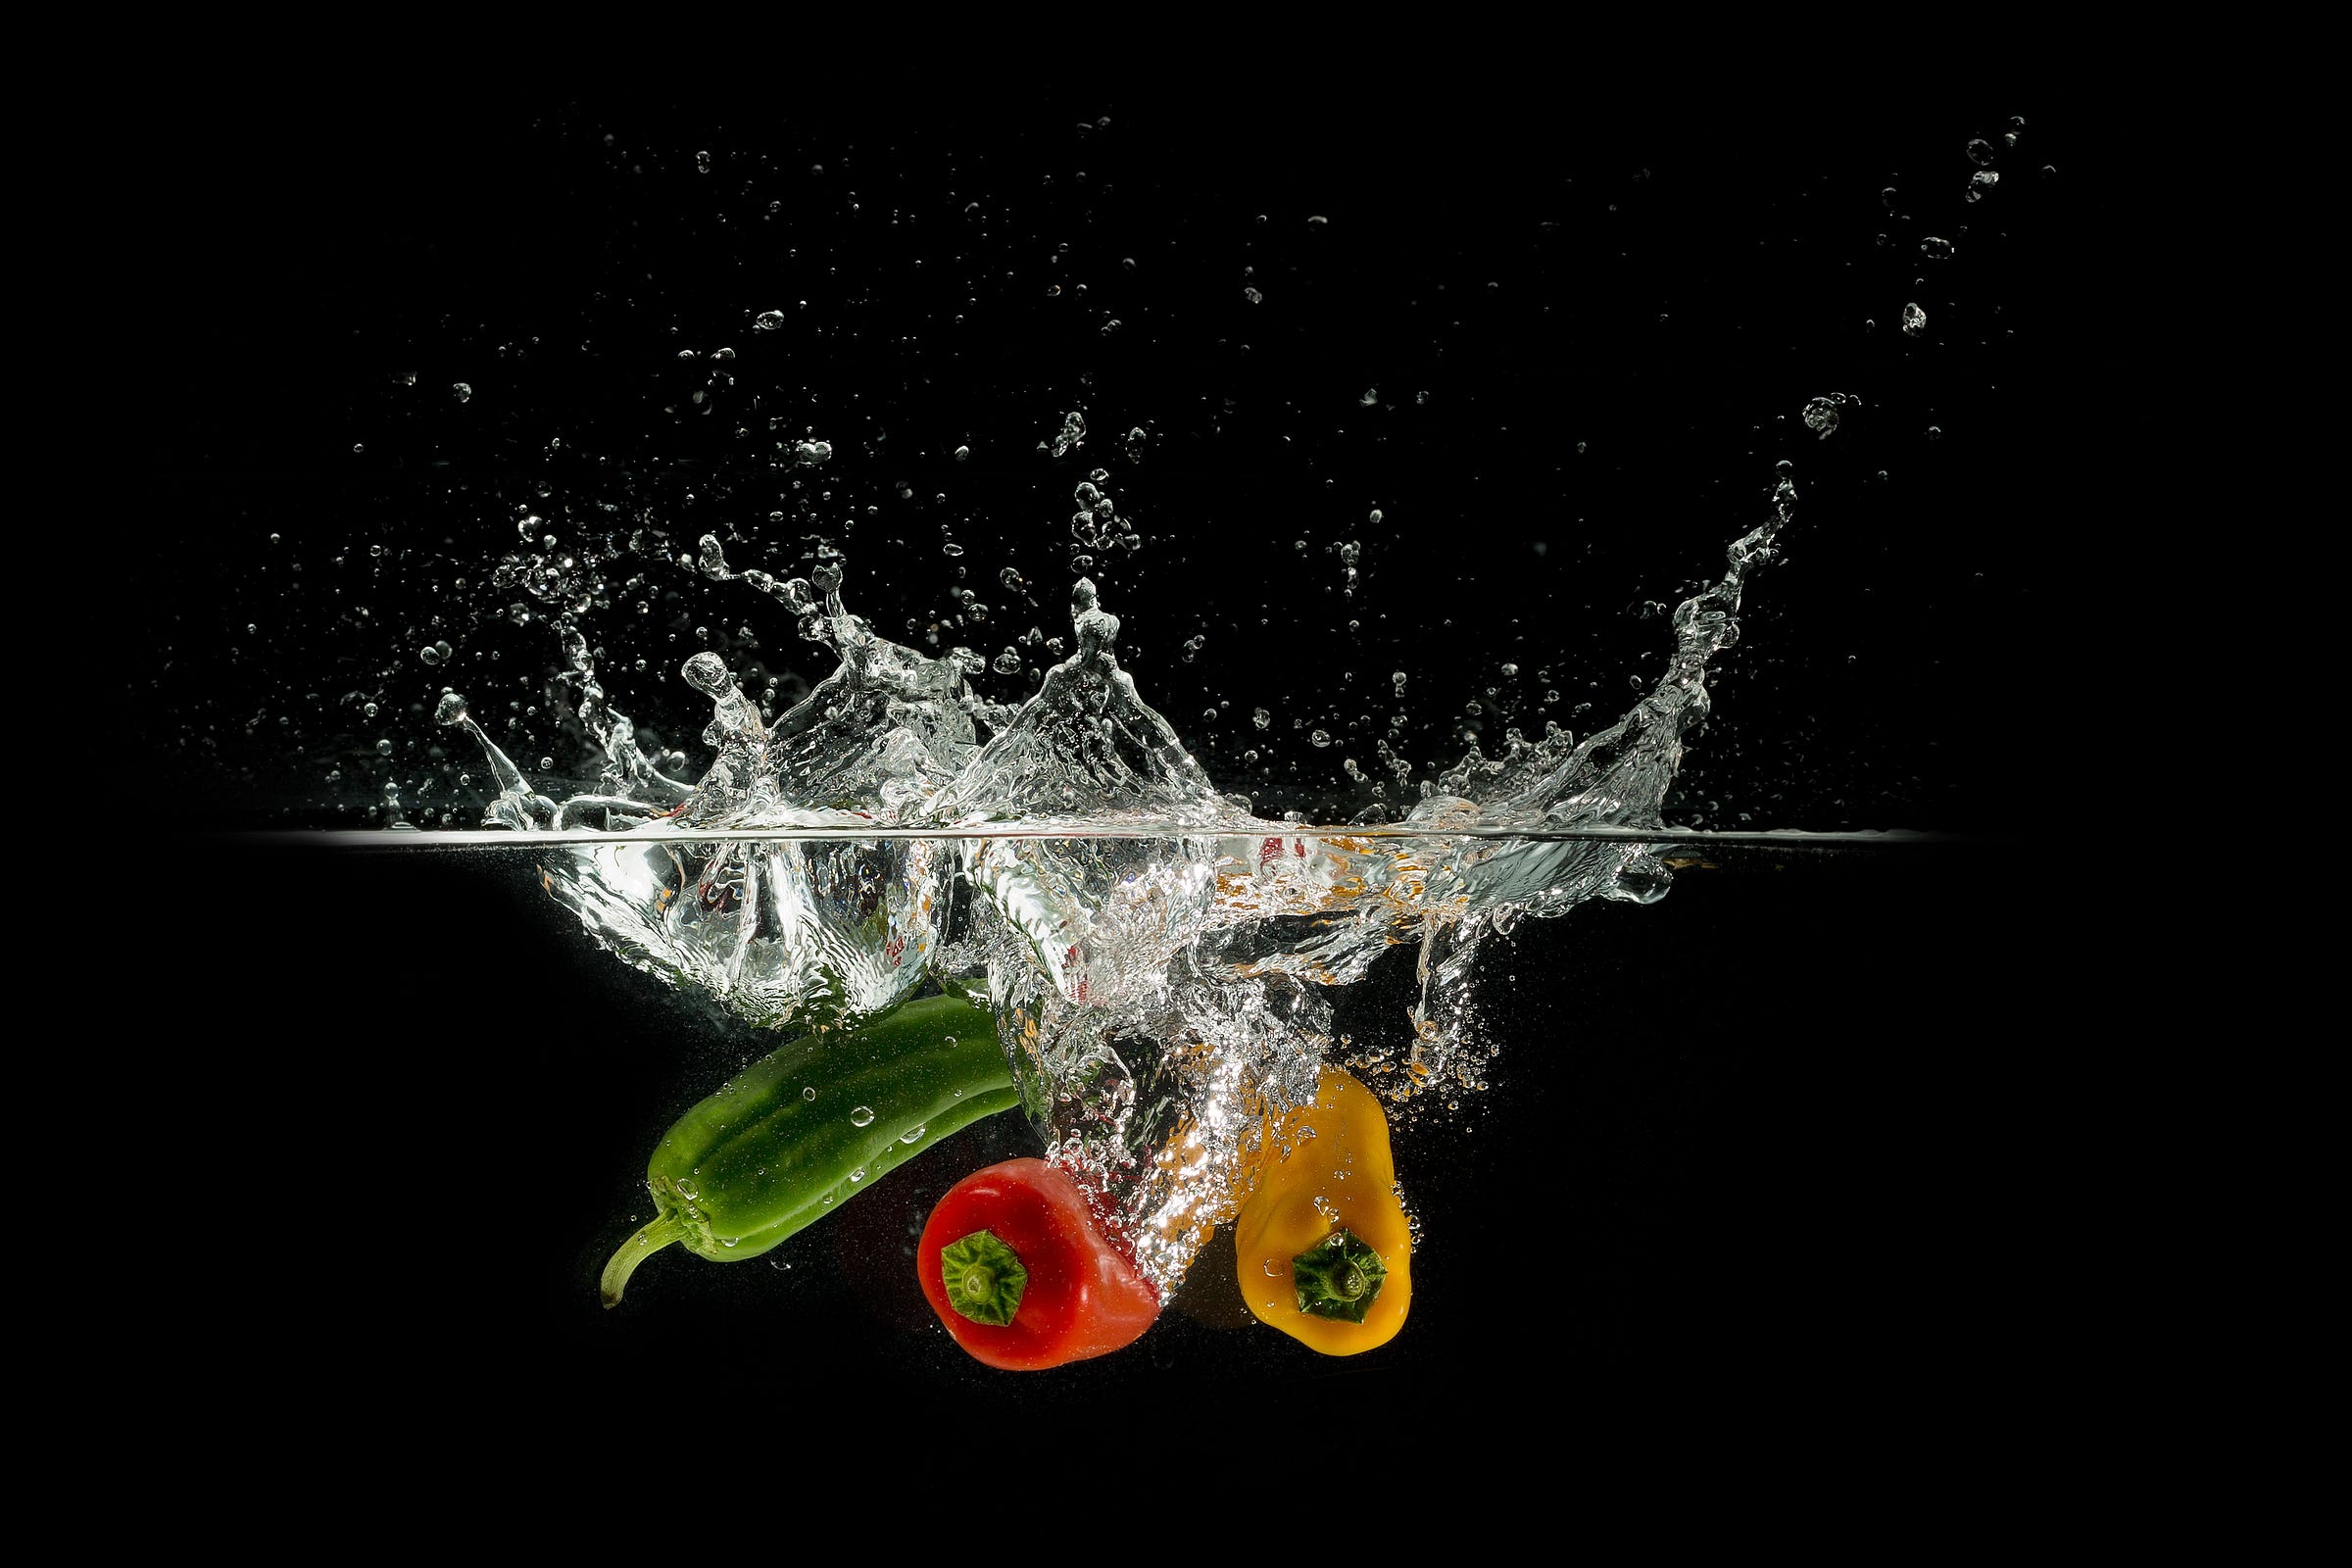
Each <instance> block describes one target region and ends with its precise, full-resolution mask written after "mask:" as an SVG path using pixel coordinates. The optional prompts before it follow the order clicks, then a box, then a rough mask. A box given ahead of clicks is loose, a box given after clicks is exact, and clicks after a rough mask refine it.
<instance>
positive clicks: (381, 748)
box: [375, 741, 392, 757]
mask: <svg viewBox="0 0 2352 1568" xmlns="http://www.w3.org/2000/svg"><path fill="white" fill-rule="evenodd" d="M375 753H376V755H377V756H378V757H390V756H391V755H392V743H391V742H390V741H377V742H376V743H375Z"/></svg>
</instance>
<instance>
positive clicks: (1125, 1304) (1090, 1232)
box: [915, 1159, 1159, 1372]
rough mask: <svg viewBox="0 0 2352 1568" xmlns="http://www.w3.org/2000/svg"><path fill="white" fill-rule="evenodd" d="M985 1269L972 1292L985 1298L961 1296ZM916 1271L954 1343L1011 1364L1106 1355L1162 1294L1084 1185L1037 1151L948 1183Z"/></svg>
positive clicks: (1018, 1368)
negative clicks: (1105, 1222)
mask: <svg viewBox="0 0 2352 1568" xmlns="http://www.w3.org/2000/svg"><path fill="white" fill-rule="evenodd" d="M943 1257H944V1258H945V1259H946V1261H945V1262H944V1263H943ZM958 1259H960V1260H961V1261H960V1265H959V1263H958ZM981 1267H986V1268H987V1269H988V1270H989V1271H990V1272H989V1273H988V1274H984V1275H979V1276H977V1277H979V1278H981V1279H983V1280H985V1281H987V1282H988V1284H987V1287H986V1288H985V1289H984V1291H983V1292H981V1293H976V1294H985V1296H986V1297H987V1299H986V1300H985V1301H982V1300H979V1299H975V1297H974V1296H967V1295H963V1294H959V1292H960V1291H962V1290H963V1289H964V1288H966V1287H968V1286H969V1284H970V1282H971V1281H972V1279H973V1278H974V1277H975V1270H976V1269H978V1268H981ZM951 1269H954V1270H955V1271H956V1274H957V1278H956V1288H955V1289H952V1288H951V1285H950V1282H949V1279H948V1275H949V1272H950V1271H951ZM915 1274H916V1277H917V1279H919V1280H920V1281H921V1283H922V1287H923V1295H924V1297H925V1298H926V1299H928V1300H929V1301H930V1302H931V1309H932V1310H933V1311H935V1312H937V1313H938V1314H939V1320H940V1322H942V1323H943V1324H945V1325H946V1326H947V1330H948V1333H949V1334H950V1335H952V1336H954V1338H955V1340H956V1344H958V1345H960V1346H962V1347H963V1348H964V1349H966V1350H968V1351H969V1352H971V1354H972V1355H973V1356H974V1357H976V1358H977V1359H979V1360H981V1361H984V1362H986V1363H987V1364H988V1365H990V1366H993V1367H1000V1368H1002V1369H1004V1370H1005V1371H1008V1372H1035V1371H1039V1370H1042V1369H1044V1368H1046V1367H1054V1366H1062V1365H1066V1364H1067V1363H1069V1362H1072V1361H1083V1360H1086V1359H1088V1358H1090V1357H1092V1356H1098V1355H1107V1354H1109V1353H1110V1352H1111V1351H1113V1350H1116V1349H1120V1348H1124V1347H1126V1346H1129V1345H1132V1344H1134V1343H1135V1341H1136V1340H1137V1339H1139V1338H1141V1337H1142V1335H1143V1332H1144V1331H1145V1330H1146V1329H1148V1328H1150V1327H1151V1326H1152V1321H1153V1320H1154V1319H1155V1318H1157V1317H1158V1316H1159V1293H1158V1292H1157V1291H1155V1290H1154V1289H1152V1282H1151V1281H1149V1280H1147V1279H1145V1278H1144V1276H1143V1274H1142V1273H1141V1271H1139V1270H1138V1269H1137V1268H1136V1266H1135V1264H1134V1262H1133V1260H1132V1259H1130V1258H1129V1257H1128V1256H1127V1254H1126V1252H1125V1251H1124V1250H1121V1249H1120V1248H1119V1247H1118V1245H1117V1244H1116V1243H1115V1242H1114V1241H1112V1239H1111V1238H1110V1237H1109V1236H1108V1235H1107V1234H1106V1233H1105V1232H1104V1231H1103V1227H1102V1225H1101V1224H1100V1223H1099V1222H1098V1221H1097V1220H1096V1218H1095V1215H1094V1211H1093V1210H1092V1209H1091V1208H1090V1207H1089V1206H1088V1204H1087V1201H1086V1194H1085V1193H1084V1192H1083V1191H1082V1190H1081V1189H1080V1188H1079V1186H1078V1184H1077V1183H1076V1182H1075V1181H1073V1180H1071V1179H1070V1176H1069V1174H1068V1173H1067V1172H1065V1171H1063V1170H1062V1169H1061V1168H1060V1167H1059V1166H1057V1165H1052V1164H1048V1163H1047V1162H1046V1161H1045V1160H1042V1159H1008V1160H1005V1161H1004V1162H1003V1163H1001V1164H996V1165H989V1166H985V1167H983V1168H982V1169H980V1170H976V1171H974V1172H972V1173H971V1174H970V1175H969V1176H966V1177H965V1178H964V1179H963V1180H962V1181H959V1182H957V1183H956V1185H955V1186H954V1187H952V1188H950V1189H949V1190H948V1194H947V1196H946V1197H944V1198H942V1199H941V1200H940V1201H939V1203H938V1205H937V1206H936V1207H934V1208H933V1209H932V1210H931V1219H930V1222H929V1223H928V1224H926V1225H925V1226H924V1227H923V1237H922V1241H921V1242H920V1243H919V1244H918V1245H917V1247H916V1249H915ZM968 1311H977V1312H979V1314H980V1315H979V1316H978V1317H974V1316H971V1315H967V1312H968Z"/></svg>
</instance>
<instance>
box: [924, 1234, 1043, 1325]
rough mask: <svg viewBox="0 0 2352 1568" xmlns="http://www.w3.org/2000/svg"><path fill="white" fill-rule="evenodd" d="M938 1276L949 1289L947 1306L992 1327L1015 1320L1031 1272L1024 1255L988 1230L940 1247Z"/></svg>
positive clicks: (975, 1321)
mask: <svg viewBox="0 0 2352 1568" xmlns="http://www.w3.org/2000/svg"><path fill="white" fill-rule="evenodd" d="M939 1274H940V1281H941V1283H942V1284H943V1285H945V1286H946V1287H947V1292H948V1304H949V1305H950V1306H952V1307H954V1308H955V1309H956V1312H957V1313H958V1314H959V1315H960V1316H962V1317H964V1318H965V1319H967V1320H969V1321H970V1322H974V1323H985V1324H988V1325H989V1326H991V1327H992V1328H1003V1327H1005V1325H1006V1324H1008V1323H1010V1322H1011V1321H1012V1315H1013V1313H1015V1312H1017V1311H1019V1310H1020V1306H1021V1295H1022V1293H1023V1292H1024V1291H1025V1290H1026V1289H1027V1288H1028V1285H1029V1270H1028V1269H1027V1268H1026V1267H1024V1266H1023V1265H1022V1263H1021V1254H1020V1253H1018V1252H1016V1251H1014V1250H1012V1249H1011V1248H1009V1247H1007V1246H1005V1243H1004V1242H1003V1241H1001V1240H1000V1239H999V1238H998V1236H997V1234H996V1232H994V1231H988V1230H977V1231H974V1232H972V1233H971V1234H970V1235H969V1236H965V1237H962V1238H960V1239H959V1240H956V1241H954V1242H950V1243H949V1244H948V1245H947V1246H946V1247H943V1248H941V1249H940V1251H939Z"/></svg>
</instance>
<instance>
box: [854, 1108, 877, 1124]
mask: <svg viewBox="0 0 2352 1568" xmlns="http://www.w3.org/2000/svg"><path fill="white" fill-rule="evenodd" d="M873 1124H874V1107H873V1106H871V1105H859V1106H858V1108H857V1109H855V1110H853V1111H851V1112H850V1125H851V1126H853V1127H871V1126H872V1125H873Z"/></svg>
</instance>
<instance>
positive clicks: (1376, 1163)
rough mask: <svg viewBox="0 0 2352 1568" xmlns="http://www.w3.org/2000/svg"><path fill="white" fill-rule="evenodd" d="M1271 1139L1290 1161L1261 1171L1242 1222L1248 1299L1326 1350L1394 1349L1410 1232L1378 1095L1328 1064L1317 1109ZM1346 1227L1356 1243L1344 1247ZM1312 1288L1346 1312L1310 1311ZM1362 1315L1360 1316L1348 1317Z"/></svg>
mask: <svg viewBox="0 0 2352 1568" xmlns="http://www.w3.org/2000/svg"><path fill="white" fill-rule="evenodd" d="M1310 1127H1311V1128H1313V1129H1314V1136H1313V1137H1311V1138H1310V1137H1307V1136H1306V1129H1308V1128H1310ZM1271 1143H1272V1144H1273V1147H1275V1148H1276V1149H1279V1148H1281V1147H1282V1146H1284V1145H1288V1146H1289V1148H1290V1156H1289V1157H1288V1158H1287V1159H1285V1158H1279V1157H1277V1158H1276V1159H1275V1160H1274V1161H1273V1162H1272V1163H1269V1164H1268V1165H1267V1166H1266V1167H1265V1168H1264V1169H1263V1170H1262V1171H1261V1172H1260V1173H1259V1176H1258V1181H1257V1186H1256V1189H1255V1190H1254V1191H1253V1192H1251V1194H1250V1198H1249V1200H1248V1201H1246V1202H1244V1203H1243V1204H1242V1211H1241V1213H1240V1214H1239V1215H1238V1216H1237V1217H1236V1218H1235V1220H1234V1229H1233V1240H1234V1250H1235V1256H1236V1271H1237V1272H1238V1274H1239V1276H1240V1279H1241V1287H1242V1298H1243V1299H1244V1300H1246V1301H1247V1302H1249V1304H1250V1311H1251V1312H1254V1313H1255V1314H1256V1315H1257V1316H1258V1317H1259V1318H1260V1319H1262V1320H1263V1321H1265V1322H1267V1323H1270V1324H1272V1325H1273V1326H1274V1327H1275V1328H1278V1329H1280V1330H1282V1332H1283V1333H1285V1334H1288V1335H1289V1336H1290V1337H1291V1338H1293V1339H1295V1340H1297V1341H1299V1343H1301V1344H1303V1345H1306V1346H1310V1347H1312V1348H1315V1349H1317V1350H1320V1351H1322V1352H1323V1353H1324V1354H1325V1355H1355V1354H1359V1353H1361V1352H1362V1351H1365V1350H1370V1349H1376V1348H1379V1347H1380V1346H1383V1345H1386V1344H1388V1343H1389V1341H1391V1340H1393V1339H1395V1338H1396V1337H1397V1330H1398V1329H1401V1328H1403V1327H1404V1316H1405V1312H1406V1310H1407V1309H1408V1308H1409V1307H1410V1306H1411V1304H1412V1299H1413V1281H1412V1270H1411V1266H1410V1264H1411V1257H1412V1233H1411V1231H1410V1230H1408V1229H1407V1228H1406V1224H1405V1217H1404V1204H1403V1202H1402V1201H1399V1200H1398V1198H1397V1191H1396V1187H1397V1168H1396V1162H1395V1160H1394V1158H1393V1157H1392V1156H1391V1154H1390V1152H1389V1119H1388V1117H1387V1115H1386V1114H1384V1113H1383V1112H1382V1110H1381V1108H1380V1099H1379V1097H1378V1096H1376V1095H1374V1094H1373V1093H1372V1092H1371V1091H1370V1090H1368V1089H1366V1088H1365V1087H1364V1086H1363V1085H1362V1084H1360V1083H1357V1082H1356V1081H1355V1079H1353V1078H1352V1077H1350V1076H1348V1074H1347V1073H1345V1072H1342V1071H1341V1070H1340V1069H1339V1068H1337V1067H1326V1068H1324V1069H1323V1075H1322V1078H1321V1079H1320V1080H1319V1081H1318V1082H1317V1084H1316V1086H1315V1102H1314V1103H1313V1104H1312V1105H1308V1106H1303V1107H1301V1108H1300V1109H1299V1110H1295V1111H1293V1112H1292V1113H1291V1114H1290V1115H1289V1116H1287V1117H1285V1118H1284V1120H1283V1122H1282V1123H1281V1124H1280V1126H1279V1127H1278V1128H1276V1129H1275V1137H1274V1139H1273V1140H1271ZM1340 1231H1345V1232H1346V1233H1348V1236H1349V1237H1352V1238H1353V1239H1354V1245H1352V1246H1351V1245H1349V1244H1348V1241H1347V1239H1346V1238H1337V1239H1336V1240H1335V1237H1336V1235H1337V1233H1338V1232H1340ZM1373 1257H1376V1258H1377V1263H1374V1262H1371V1261H1369V1259H1370V1258H1373ZM1384 1271H1385V1272H1384ZM1302 1291H1303V1294H1304V1299H1311V1300H1312V1301H1313V1302H1314V1303H1315V1305H1316V1307H1318V1308H1320V1309H1321V1311H1330V1312H1334V1313H1339V1314H1342V1315H1321V1311H1318V1310H1310V1309H1308V1308H1307V1307H1304V1306H1302V1305H1301V1299H1302ZM1354 1311H1360V1312H1361V1313H1362V1321H1360V1322H1356V1321H1350V1318H1349V1316H1348V1315H1346V1314H1348V1313H1352V1312H1354Z"/></svg>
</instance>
